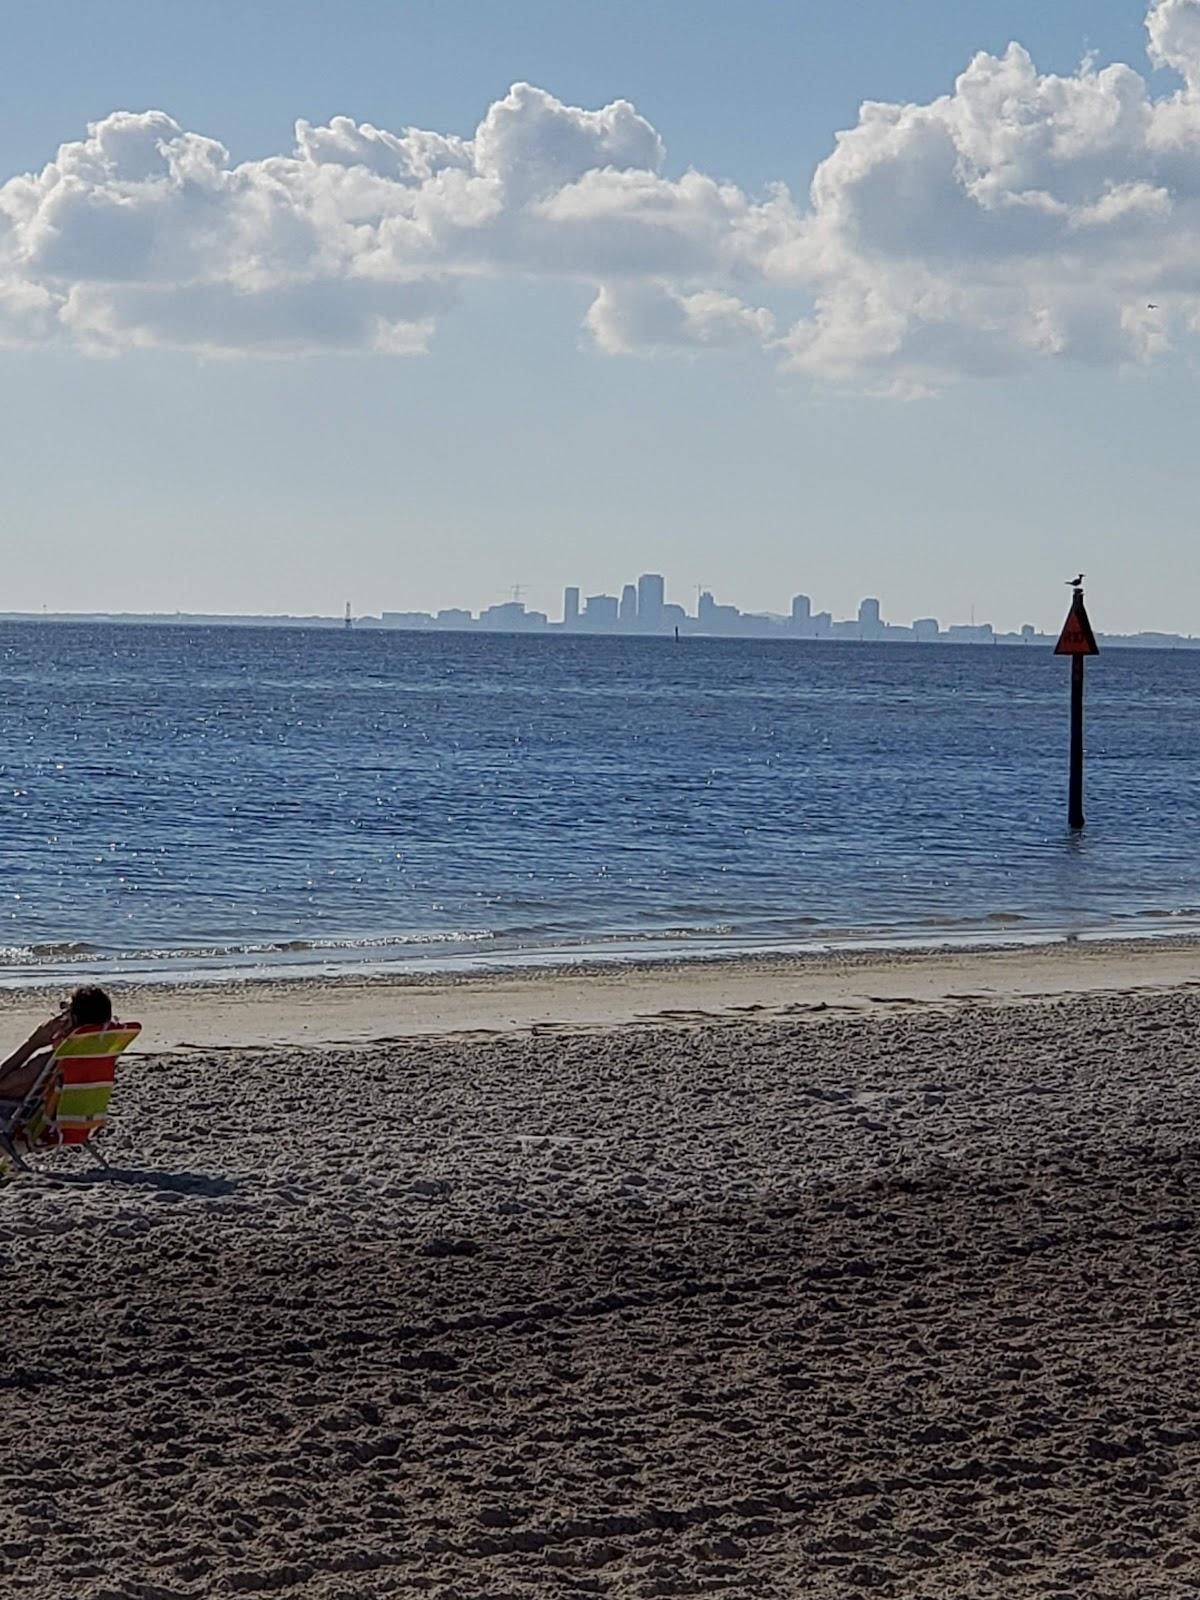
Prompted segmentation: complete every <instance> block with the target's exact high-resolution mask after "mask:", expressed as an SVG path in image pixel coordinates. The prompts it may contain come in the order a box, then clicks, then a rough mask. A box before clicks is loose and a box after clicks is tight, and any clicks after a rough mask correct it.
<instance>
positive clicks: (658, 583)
mask: <svg viewBox="0 0 1200 1600" xmlns="http://www.w3.org/2000/svg"><path fill="white" fill-rule="evenodd" d="M663 595H664V585H663V580H662V575H661V574H660V573H657V572H643V573H642V575H641V577H640V578H639V579H638V586H637V614H638V622H639V624H640V625H641V626H642V627H643V628H645V629H646V631H647V632H648V633H657V632H658V631H659V630H660V629H661V628H662V625H663Z"/></svg>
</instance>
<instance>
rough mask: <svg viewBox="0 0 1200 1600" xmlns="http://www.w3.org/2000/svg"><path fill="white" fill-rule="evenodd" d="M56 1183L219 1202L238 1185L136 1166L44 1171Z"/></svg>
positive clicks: (217, 1179)
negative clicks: (149, 1191)
mask: <svg viewBox="0 0 1200 1600" xmlns="http://www.w3.org/2000/svg"><path fill="white" fill-rule="evenodd" d="M41 1176H42V1177H43V1178H49V1179H50V1180H51V1181H52V1182H54V1183H66V1184H73V1185H75V1186H77V1187H80V1188H85V1187H88V1186H90V1185H93V1184H113V1183H115V1184H120V1185H121V1186H122V1187H123V1188H127V1189H155V1190H157V1191H159V1192H160V1193H163V1194H185V1195H201V1196H203V1197H204V1198H205V1199H210V1200H211V1199H217V1198H219V1197H220V1196H222V1195H228V1194H234V1193H235V1192H236V1191H237V1189H238V1187H239V1185H238V1183H237V1181H236V1180H235V1179H233V1178H212V1177H209V1176H207V1175H206V1174H205V1173H203V1172H153V1171H151V1172H144V1171H140V1170H138V1169H137V1168H135V1167H89V1168H88V1170H87V1171H86V1172H53V1173H50V1172H43V1173H42V1174H41Z"/></svg>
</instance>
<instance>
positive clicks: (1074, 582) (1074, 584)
mask: <svg viewBox="0 0 1200 1600" xmlns="http://www.w3.org/2000/svg"><path fill="white" fill-rule="evenodd" d="M1082 582H1083V573H1082V572H1081V573H1080V574H1079V576H1078V577H1077V578H1072V579H1070V581H1069V582H1068V584H1067V588H1068V589H1078V588H1079V586H1080V584H1081V583H1082Z"/></svg>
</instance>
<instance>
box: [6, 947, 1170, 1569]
mask: <svg viewBox="0 0 1200 1600" xmlns="http://www.w3.org/2000/svg"><path fill="white" fill-rule="evenodd" d="M1195 973H1200V955H1198V952H1197V949H1196V947H1195V946H1194V945H1192V944H1189V943H1186V942H1184V941H1163V942H1162V943H1161V944H1160V945H1157V946H1145V945H1138V946H1136V947H1135V946H1118V945H1103V946H1101V945H1095V946H1087V945H1074V946H1070V947H1067V946H1059V947H1053V948H1046V949H1042V950H1026V951H1018V950H1007V951H999V952H959V953H955V954H947V953H945V952H942V953H939V954H935V955H919V954H913V955H906V956H889V957H884V956H876V957H863V958H861V959H860V958H853V959H851V958H830V959H829V960H827V961H825V962H823V963H822V962H808V963H797V962H775V963H769V962H764V963H756V964H755V963H749V964H741V965H726V966H721V967H712V968H709V967H693V968H690V969H689V968H676V969H670V970H664V969H657V970H654V971H650V970H648V969H642V970H638V971H634V972H629V973H625V974H616V973H613V972H611V971H610V972H607V973H599V974H565V975H564V974H558V975H553V974H539V975H531V976H527V977H520V978H514V977H511V976H509V977H503V978H488V979H480V980H475V981H473V982H463V983H457V984H449V983H444V982H435V983H429V984H424V985H421V984H418V985H397V984H388V983H375V984H361V983H358V984H355V983H329V984H326V985H312V984H309V985H304V986H287V985H268V986H261V987H260V986H253V985H246V986H243V987H242V988H240V989H233V988H228V989H221V990H215V991H208V992H201V991H198V990H192V991H186V992H182V993H170V992H168V991H162V990H155V991H143V992H140V993H120V994H119V1007H120V1010H121V1011H122V1013H123V1014H124V1015H127V1016H128V1015H133V1014H135V1013H137V1012H140V1013H141V1014H142V1015H143V1020H144V1021H146V1023H147V1032H146V1040H145V1045H144V1048H143V1049H142V1050H141V1052H140V1054H139V1055H138V1057H136V1058H134V1059H131V1060H130V1061H129V1063H128V1065H127V1067H126V1068H125V1069H124V1070H123V1072H122V1074H121V1078H120V1080H119V1086H118V1094H117V1098H116V1100H115V1101H114V1112H115V1120H114V1124H113V1127H112V1128H111V1130H110V1131H109V1133H108V1134H107V1135H106V1145H105V1148H106V1150H107V1152H108V1154H109V1158H110V1160H112V1161H113V1162H114V1163H115V1165H116V1167H117V1171H116V1173H115V1174H114V1175H112V1176H108V1177H104V1176H93V1175H90V1174H88V1173H86V1172H85V1170H84V1166H83V1164H82V1163H81V1162H79V1161H78V1160H75V1161H72V1159H71V1158H70V1156H69V1155H65V1154H64V1155H62V1156H55V1157H52V1158H51V1159H49V1160H48V1161H47V1162H46V1163H45V1167H46V1172H45V1174H44V1175H42V1176H36V1177H33V1178H28V1179H20V1180H18V1181H16V1182H14V1183H12V1184H9V1185H8V1186H6V1187H5V1188H3V1189H0V1263H2V1271H3V1282H4V1296H3V1306H2V1309H0V1339H2V1343H3V1352H4V1354H3V1362H2V1364H0V1382H2V1385H3V1389H4V1394H5V1402H6V1403H5V1405H4V1410H3V1422H2V1423H0V1429H2V1431H3V1448H2V1449H0V1572H2V1574H3V1590H4V1592H5V1593H6V1594H13V1595H14V1596H27V1597H37V1600H60V1597H61V1596H63V1595H66V1594H71V1595H80V1596H86V1597H88V1600H199V1597H202V1596H209V1595H221V1594H239V1595H250V1596H258V1595H263V1596H265V1595H272V1596H285V1597H287V1596H290V1597H297V1600H299V1597H305V1600H308V1597H311V1600H334V1597H336V1600H359V1597H373V1596H408V1595H427V1596H431V1597H437V1600H452V1597H454V1600H475V1597H485V1596H487V1597H497V1600H498V1597H501V1596H504V1597H508V1600H514V1597H525V1596H530V1597H566V1596H579V1595H588V1594H591V1595H605V1596H618V1597H625V1596H628V1597H631V1600H633V1597H637V1600H642V1597H647V1600H648V1597H652V1596H676V1595H678V1596H684V1595H702V1594H703V1595H708V1594H718V1595H726V1596H731V1597H737V1596H761V1597H771V1600H776V1597H778V1600H797V1597H801V1596H810V1595H811V1596H831V1597H833V1596H836V1597H839V1600H841V1597H849V1596H858V1595H862V1596H866V1595H871V1596H889V1595H895V1596H900V1597H905V1600H918V1597H921V1600H951V1597H953V1600H965V1597H972V1600H973V1597H981V1600H982V1597H989V1596H996V1597H1000V1596H1003V1597H1005V1600H1008V1597H1012V1596H1018V1597H1023V1596H1038V1597H1044V1600H1050V1597H1054V1600H1066V1597H1068V1596H1074V1597H1077V1600H1093V1597H1107V1600H1118V1597H1119V1600H1159V1597H1161V1600H1166V1597H1176V1596H1183V1595H1188V1594H1194V1593H1196V1592H1197V1590H1200V1511H1198V1510H1197V1491H1198V1489H1200V1398H1198V1392H1197V1386H1196V1377H1195V1375H1196V1370H1197V1357H1198V1355H1200V1348H1198V1346H1200V1338H1198V1335H1197V1327H1198V1326H1200V1276H1198V1274H1200V1234H1198V1231H1197V1216H1196V1194H1197V1185H1198V1183H1200V1142H1198V1140H1197V1134H1196V1129H1197V1118H1198V1113H1200V1065H1198V1063H1197V1050H1196V1034H1197V1028H1198V1026H1200V987H1197V982H1196V979H1195V978H1194V977H1193V974H1195ZM44 1006H45V1002H44V997H36V996H31V995H28V994H24V995H22V994H17V993H10V994H7V995H5V996H4V997H3V999H2V1000H0V1023H2V1025H3V1027H4V1029H5V1030H6V1034H11V1035H12V1036H13V1037H14V1038H15V1037H17V1036H19V1033H20V1030H21V1027H22V1026H23V1025H24V1022H25V1021H26V1020H27V1019H28V1017H29V1016H30V1015H33V1014H40V1013H41V1012H43V1011H44Z"/></svg>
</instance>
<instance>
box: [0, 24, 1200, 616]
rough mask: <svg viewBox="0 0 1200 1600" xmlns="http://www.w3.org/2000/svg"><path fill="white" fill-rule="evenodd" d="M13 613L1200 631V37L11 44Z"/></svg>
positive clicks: (180, 37) (520, 36)
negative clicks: (1199, 610)
mask: <svg viewBox="0 0 1200 1600" xmlns="http://www.w3.org/2000/svg"><path fill="white" fill-rule="evenodd" d="M5 45H6V59H7V61H8V63H9V73H8V74H7V81H6V94H5V97H4V101H3V103H2V104H0V404H2V406H3V415H4V419H5V427H4V429H3V434H2V436H0V519H2V524H3V527H4V528H5V530H6V532H7V538H6V541H5V548H6V550H7V555H8V560H7V562H6V570H5V573H4V584H3V587H2V589H0V610H31V611H37V610H40V609H41V608H42V607H43V606H45V607H47V608H49V609H50V610H114V609H125V610H143V611H145V610H156V611H158V610H161V611H175V610H184V611H222V612H264V611H265V612H272V613H278V612H292V613H297V614H303V613H311V612H320V613H325V614H334V613H338V612H340V611H341V609H342V607H343V606H344V604H345V603H346V601H347V600H349V601H350V602H351V604H352V606H353V608H354V610H355V611H356V612H357V613H378V612H379V611H381V610H410V609H436V608H438V607H441V606H450V605H467V606H470V607H472V608H473V609H478V608H480V607H482V606H485V605H488V604H492V603H494V602H496V601H500V600H505V599H508V598H509V597H510V595H511V594H512V593H513V592H514V590H516V591H517V592H519V593H520V594H521V596H522V598H523V599H524V600H525V601H526V603H527V604H529V605H531V606H535V607H538V608H540V609H544V610H547V611H548V612H549V613H550V614H551V615H552V616H557V615H559V614H560V612H561V603H562V602H561V597H562V589H563V586H564V585H566V584H569V583H570V584H578V585H579V586H580V587H581V588H582V590H583V591H584V592H585V593H598V592H605V591H606V592H609V593H619V592H620V587H621V585H622V584H623V583H624V582H626V581H629V580H631V579H634V578H636V576H637V575H638V574H639V573H640V572H644V571H659V572H662V573H664V574H665V575H666V578H667V592H668V598H670V599H673V600H677V601H679V602H682V603H684V604H686V605H688V607H689V609H692V608H693V607H694V603H695V597H696V593H697V589H698V588H699V587H704V588H709V589H712V590H713V591H714V592H715V594H716V595H717V598H718V599H719V600H722V601H726V602H733V603H735V604H738V605H740V606H742V607H743V608H744V609H746V610H774V611H783V610H786V609H787V607H788V605H789V602H790V597H791V596H792V595H793V594H794V593H797V592H803V593H807V594H809V595H811V596H812V598H813V601H814V605H815V607H816V608H818V609H820V608H827V609H830V610H832V611H833V612H834V614H835V615H838V616H845V615H849V614H852V613H853V612H854V610H855V609H856V608H857V605H858V601H859V599H860V598H861V597H862V596H864V595H876V596H878V597H879V598H880V600H881V601H882V604H883V610H884V615H885V616H886V617H888V618H889V619H890V620H894V621H899V622H907V621H910V620H911V619H912V618H913V617H914V616H925V615H931V614H932V615H936V616H938V617H939V618H940V619H941V620H942V622H943V624H947V623H950V622H954V621H965V620H968V618H969V617H970V616H971V615H972V614H974V615H975V617H976V619H977V620H979V621H984V620H988V621H992V622H994V623H995V624H996V625H997V626H998V627H1004V628H1010V627H1015V626H1018V625H1019V624H1021V623H1023V622H1026V621H1028V622H1032V623H1034V624H1035V625H1037V626H1039V627H1045V628H1048V629H1049V628H1054V627H1056V626H1057V625H1058V623H1059V622H1060V621H1061V616H1062V613H1063V612H1064V610H1065V601H1066V591H1065V589H1064V587H1063V584H1064V581H1065V580H1066V579H1068V578H1069V577H1071V576H1072V574H1074V573H1075V572H1077V571H1079V570H1080V569H1082V570H1083V571H1085V572H1086V573H1087V591H1088V602H1089V610H1090V612H1091V615H1092V619H1093V622H1094V623H1095V625H1096V626H1097V627H1098V628H1102V629H1105V630H1108V631H1132V630H1136V629H1142V628H1162V629H1167V630H1171V631H1177V632H1182V633H1189V632H1192V631H1193V630H1195V631H1196V632H1200V625H1198V624H1197V620H1196V618H1195V616H1194V604H1195V602H1194V599H1193V596H1194V594H1195V591H1196V580H1197V578H1198V577H1200V570H1198V569H1200V557H1198V555H1197V538H1196V531H1197V520H1198V516H1200V513H1198V512H1197V495H1196V492H1195V482H1194V479H1195V469H1194V466H1193V462H1194V457H1195V446H1194V438H1195V417H1196V399H1195V397H1196V384H1197V365H1196V362H1197V330H1198V329H1200V178H1198V176H1197V175H1198V174H1200V0H1152V3H1151V4H1149V5H1147V4H1146V3H1145V0H1140V3H1139V0H1128V3H1127V0H1086V3H1085V0H1052V3H1049V4H1048V3H1046V0H1036V3H1035V0H907V3H905V4H903V5H899V4H897V3H896V0H838V3H837V4H830V3H829V0H825V3H824V4H817V3H815V0H814V3H809V0H793V3H791V4H783V3H781V0H741V3H739V4H738V5H736V6H734V5H731V4H728V3H721V4H718V3H716V0H664V3H658V4H652V3H648V0H640V3H633V0H605V3H603V4H600V3H595V4H593V3H589V0H536V3H535V0H504V3H500V0H488V3H485V0H468V3H459V4H454V5H450V4H446V3H445V0H422V3H419V4H417V3H412V4H410V3H405V0H392V3H383V0H343V3H342V4H341V5H339V6H337V7H331V6H329V5H328V4H327V3H326V0H322V3H320V4H317V3H309V0H288V3H287V4H280V3H276V0H254V3H253V4H247V3H245V0H238V3H236V4H235V3H229V0H208V3H207V4H206V5H205V6H204V7H203V8H193V7H187V8H185V7H163V6H161V4H158V3H154V4H150V3H142V0H109V3H108V4H106V5H105V6H103V7H97V6H95V5H94V4H92V3H91V0H88V3H86V4H85V3H82V0H64V3H60V4H59V5H57V6H55V7H53V8H49V7H44V6H35V5H34V4H32V3H30V0H14V3H13V4H12V5H11V6H9V7H7V8H6V14H5Z"/></svg>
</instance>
